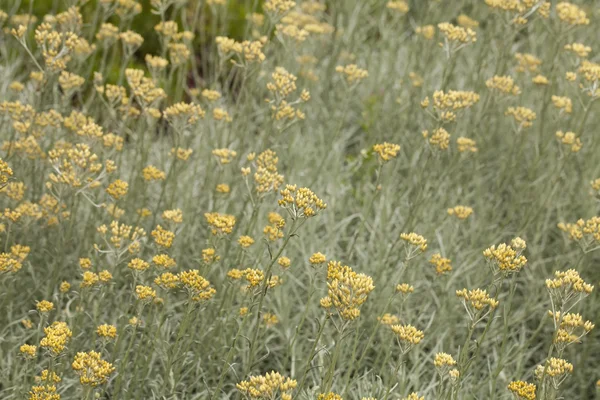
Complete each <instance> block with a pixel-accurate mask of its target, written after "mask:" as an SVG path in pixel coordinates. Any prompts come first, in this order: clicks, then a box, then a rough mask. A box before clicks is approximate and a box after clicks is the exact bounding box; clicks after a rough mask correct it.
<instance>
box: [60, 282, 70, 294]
mask: <svg viewBox="0 0 600 400" xmlns="http://www.w3.org/2000/svg"><path fill="white" fill-rule="evenodd" d="M70 289H71V284H70V283H69V282H67V281H63V282H61V284H60V286H59V290H60V292H61V293H67V292H68V291H69V290H70Z"/></svg>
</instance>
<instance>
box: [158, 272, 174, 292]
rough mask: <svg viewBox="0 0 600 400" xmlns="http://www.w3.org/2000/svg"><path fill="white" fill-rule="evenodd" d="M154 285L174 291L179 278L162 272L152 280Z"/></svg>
mask: <svg viewBox="0 0 600 400" xmlns="http://www.w3.org/2000/svg"><path fill="white" fill-rule="evenodd" d="M154 283H155V284H156V285H157V286H160V287H162V288H164V289H175V288H176V287H178V286H179V277H178V276H177V275H175V274H172V273H170V272H164V273H162V274H160V275H159V276H157V277H156V278H155V279H154Z"/></svg>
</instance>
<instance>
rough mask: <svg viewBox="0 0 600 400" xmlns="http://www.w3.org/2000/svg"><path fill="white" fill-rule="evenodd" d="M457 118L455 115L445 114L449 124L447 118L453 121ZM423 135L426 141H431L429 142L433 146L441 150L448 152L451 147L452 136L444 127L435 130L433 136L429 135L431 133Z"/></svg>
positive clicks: (424, 132)
mask: <svg viewBox="0 0 600 400" xmlns="http://www.w3.org/2000/svg"><path fill="white" fill-rule="evenodd" d="M455 117H456V116H455V115H454V113H444V118H446V121H447V122H448V121H449V120H448V119H447V118H451V119H452V120H453V119H454V118H455ZM422 134H423V137H424V138H425V139H429V140H428V142H429V144H430V145H431V146H433V147H435V148H438V149H439V150H447V149H448V146H449V145H450V134H449V133H448V131H447V130H445V129H444V128H443V127H439V128H437V129H435V130H434V131H433V133H432V134H431V135H429V131H423V132H422Z"/></svg>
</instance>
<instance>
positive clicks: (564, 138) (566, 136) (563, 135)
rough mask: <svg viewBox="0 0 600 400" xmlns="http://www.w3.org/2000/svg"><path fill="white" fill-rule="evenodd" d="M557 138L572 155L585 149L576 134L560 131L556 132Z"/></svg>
mask: <svg viewBox="0 0 600 400" xmlns="http://www.w3.org/2000/svg"><path fill="white" fill-rule="evenodd" d="M556 138H557V139H558V141H559V142H560V143H561V144H563V145H565V146H566V147H567V148H569V150H570V151H571V153H577V152H578V151H579V150H581V148H582V147H583V144H582V143H581V139H580V138H578V137H577V135H576V134H575V132H563V131H558V132H556Z"/></svg>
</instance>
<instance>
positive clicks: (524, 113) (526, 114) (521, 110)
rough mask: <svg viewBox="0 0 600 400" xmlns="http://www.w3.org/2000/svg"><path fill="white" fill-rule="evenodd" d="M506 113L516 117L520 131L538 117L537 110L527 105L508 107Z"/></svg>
mask: <svg viewBox="0 0 600 400" xmlns="http://www.w3.org/2000/svg"><path fill="white" fill-rule="evenodd" d="M504 115H506V116H512V117H513V118H514V120H515V122H517V124H518V127H517V131H520V130H521V129H522V128H529V127H530V126H531V125H533V121H535V119H536V118H537V115H536V114H535V112H533V110H531V109H530V108H527V107H508V109H507V110H506V112H505V113H504Z"/></svg>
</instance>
